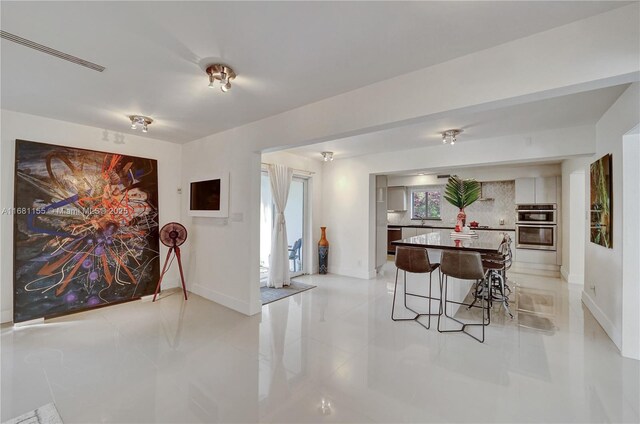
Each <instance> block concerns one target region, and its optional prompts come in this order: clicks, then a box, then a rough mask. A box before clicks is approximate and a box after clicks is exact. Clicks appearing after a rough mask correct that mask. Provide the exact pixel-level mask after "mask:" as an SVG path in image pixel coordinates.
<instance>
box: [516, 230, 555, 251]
mask: <svg viewBox="0 0 640 424" xmlns="http://www.w3.org/2000/svg"><path fill="white" fill-rule="evenodd" d="M557 240H558V238H557V227H556V226H555V225H535V224H532V225H522V224H516V247H517V248H518V249H534V250H556V248H557Z"/></svg>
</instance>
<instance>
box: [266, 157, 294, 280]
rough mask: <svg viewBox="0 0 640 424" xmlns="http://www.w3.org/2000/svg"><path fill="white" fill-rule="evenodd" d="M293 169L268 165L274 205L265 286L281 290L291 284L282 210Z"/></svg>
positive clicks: (285, 228)
mask: <svg viewBox="0 0 640 424" xmlns="http://www.w3.org/2000/svg"><path fill="white" fill-rule="evenodd" d="M292 178H293V169H291V168H287V167H286V166H284V165H269V181H270V182H271V195H272V196H273V204H274V205H275V211H274V213H275V219H274V220H273V231H272V232H271V257H270V258H269V280H268V281H267V286H269V287H276V288H281V287H282V286H288V285H289V284H290V282H291V279H290V277H289V250H288V249H289V246H288V244H287V224H286V222H285V219H284V210H285V208H286V207H287V199H288V198H289V187H290V186H291V179H292Z"/></svg>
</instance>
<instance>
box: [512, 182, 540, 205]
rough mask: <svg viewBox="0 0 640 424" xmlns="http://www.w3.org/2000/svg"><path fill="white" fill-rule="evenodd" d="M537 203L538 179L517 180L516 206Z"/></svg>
mask: <svg viewBox="0 0 640 424" xmlns="http://www.w3.org/2000/svg"><path fill="white" fill-rule="evenodd" d="M535 202H536V179H535V178H516V205H526V204H531V203H535Z"/></svg>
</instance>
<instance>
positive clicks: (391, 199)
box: [387, 187, 407, 211]
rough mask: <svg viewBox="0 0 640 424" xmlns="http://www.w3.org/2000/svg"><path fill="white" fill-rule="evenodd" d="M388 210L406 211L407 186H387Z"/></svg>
mask: <svg viewBox="0 0 640 424" xmlns="http://www.w3.org/2000/svg"><path fill="white" fill-rule="evenodd" d="M387 210H388V211H406V210H407V191H406V189H405V187H388V188H387Z"/></svg>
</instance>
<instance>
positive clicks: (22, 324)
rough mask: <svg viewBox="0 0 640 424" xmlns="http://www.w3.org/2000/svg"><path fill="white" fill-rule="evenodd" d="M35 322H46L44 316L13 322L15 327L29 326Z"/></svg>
mask: <svg viewBox="0 0 640 424" xmlns="http://www.w3.org/2000/svg"><path fill="white" fill-rule="evenodd" d="M34 324H44V318H36V319H30V320H29V321H22V322H16V323H15V324H13V327H14V328H20V327H28V326H30V325H34Z"/></svg>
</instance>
